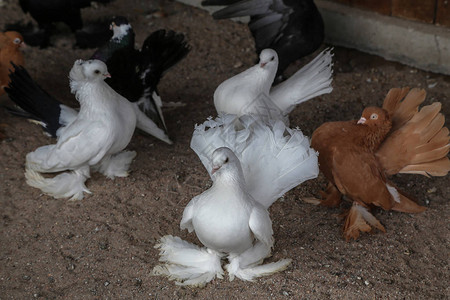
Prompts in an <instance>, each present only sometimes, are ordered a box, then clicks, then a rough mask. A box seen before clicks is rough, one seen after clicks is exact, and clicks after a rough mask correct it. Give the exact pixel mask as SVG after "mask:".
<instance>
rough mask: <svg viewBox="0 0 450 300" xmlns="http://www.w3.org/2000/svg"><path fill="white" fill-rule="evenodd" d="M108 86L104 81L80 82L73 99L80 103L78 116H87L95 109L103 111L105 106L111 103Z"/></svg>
mask: <svg viewBox="0 0 450 300" xmlns="http://www.w3.org/2000/svg"><path fill="white" fill-rule="evenodd" d="M108 88H109V86H108V85H107V84H106V82H104V81H96V82H89V81H85V82H82V83H81V84H80V85H79V87H78V89H77V90H76V93H75V97H76V98H77V100H78V102H80V113H79V114H80V115H82V114H89V112H92V111H96V110H97V108H99V109H100V110H103V108H104V107H105V105H108V104H109V103H112V101H111V99H110V97H105V95H108V94H109V93H108V90H107V89H108Z"/></svg>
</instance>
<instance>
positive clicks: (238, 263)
mask: <svg viewBox="0 0 450 300" xmlns="http://www.w3.org/2000/svg"><path fill="white" fill-rule="evenodd" d="M211 166H212V168H211V170H210V172H211V176H212V180H213V185H212V187H211V188H210V189H208V190H207V191H205V192H203V193H202V194H200V195H198V196H196V197H195V198H193V199H192V200H191V201H190V202H189V204H188V205H187V206H186V208H185V209H184V212H183V218H182V220H181V223H180V227H181V229H187V230H188V231H189V232H192V231H195V234H196V235H197V237H198V239H199V240H200V241H201V243H202V244H203V245H204V246H205V248H200V247H198V246H196V245H193V244H191V243H188V242H186V241H183V240H181V239H180V238H178V237H173V236H170V235H169V236H164V237H163V238H161V240H160V243H159V244H158V245H156V246H155V248H157V249H159V250H160V255H161V257H160V261H162V262H164V263H165V264H163V265H158V266H156V267H155V268H154V269H153V273H154V274H156V275H165V276H167V277H168V278H169V279H172V280H176V281H177V284H180V285H190V286H204V285H205V284H206V283H208V282H209V281H211V280H212V279H214V278H215V277H217V278H223V274H224V271H223V269H222V265H221V260H222V258H225V257H226V258H227V259H228V261H229V264H227V265H226V266H225V269H226V271H227V272H228V275H229V279H230V280H233V279H234V278H235V277H238V278H240V279H242V280H249V281H252V280H254V279H256V278H258V277H261V276H266V275H270V274H273V273H275V272H279V271H282V270H284V269H286V268H287V267H288V265H289V264H290V262H291V260H290V259H282V260H280V261H277V262H273V263H268V264H262V262H263V260H264V259H265V258H266V257H268V256H269V255H270V253H271V249H272V246H273V244H274V240H273V231H272V222H271V220H270V217H269V213H268V211H267V209H266V208H264V207H263V206H262V205H261V204H260V203H259V202H258V201H257V200H256V199H254V198H253V197H252V195H251V194H250V193H249V190H248V186H247V184H246V179H245V177H244V172H243V170H242V167H241V163H240V162H239V159H238V158H237V157H236V155H235V154H234V153H233V151H231V150H230V149H229V148H226V147H222V148H218V149H216V150H215V151H214V152H213V153H212V155H211Z"/></svg>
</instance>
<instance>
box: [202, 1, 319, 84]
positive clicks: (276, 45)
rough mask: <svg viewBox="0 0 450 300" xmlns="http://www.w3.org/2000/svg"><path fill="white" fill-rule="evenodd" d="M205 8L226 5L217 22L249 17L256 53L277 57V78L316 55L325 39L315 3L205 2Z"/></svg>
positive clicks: (220, 11)
mask: <svg viewBox="0 0 450 300" xmlns="http://www.w3.org/2000/svg"><path fill="white" fill-rule="evenodd" d="M202 5H227V7H225V8H223V9H221V10H219V11H216V12H215V13H214V14H213V17H214V18H215V19H225V18H234V17H241V16H250V22H249V23H248V27H249V28H250V31H251V32H252V35H253V37H254V39H255V47H256V51H257V53H258V54H259V53H261V51H262V50H264V49H266V48H271V49H273V50H275V51H276V52H277V53H278V57H279V58H280V64H279V66H278V71H277V76H278V75H281V74H283V71H284V70H285V69H286V68H287V67H288V66H289V64H290V63H292V62H293V61H295V60H297V59H299V58H302V57H304V56H306V55H309V54H311V53H313V52H314V51H315V50H317V49H318V48H319V46H320V45H321V44H322V42H323V39H324V25H323V20H322V17H321V15H320V13H319V11H318V9H317V7H316V5H315V4H314V1H313V0H295V1H291V0H243V1H240V0H206V1H203V2H202Z"/></svg>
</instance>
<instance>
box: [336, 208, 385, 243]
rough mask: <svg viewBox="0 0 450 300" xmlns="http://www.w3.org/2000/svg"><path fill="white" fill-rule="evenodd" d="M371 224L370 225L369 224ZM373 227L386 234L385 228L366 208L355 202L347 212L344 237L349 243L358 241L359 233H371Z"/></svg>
mask: <svg viewBox="0 0 450 300" xmlns="http://www.w3.org/2000/svg"><path fill="white" fill-rule="evenodd" d="M367 223H369V224H367ZM371 225H372V226H373V227H375V228H378V229H379V230H381V231H383V232H386V229H384V226H383V225H381V223H380V221H378V220H377V219H376V218H375V217H374V216H373V215H372V214H371V213H370V212H369V211H368V210H367V208H366V207H364V206H362V205H360V204H358V203H356V202H353V205H352V207H351V208H350V210H349V211H348V212H347V216H346V217H345V223H344V237H345V240H346V241H347V242H348V241H349V240H350V239H352V238H353V239H355V240H356V239H357V238H358V237H359V232H360V231H361V232H370V231H371V230H372V227H371Z"/></svg>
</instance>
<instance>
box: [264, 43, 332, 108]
mask: <svg viewBox="0 0 450 300" xmlns="http://www.w3.org/2000/svg"><path fill="white" fill-rule="evenodd" d="M332 50H333V49H326V50H324V51H322V52H321V53H320V54H319V55H317V57H316V58H315V59H313V60H312V61H311V62H310V63H308V64H307V65H306V66H304V67H303V68H301V69H300V70H298V71H297V72H296V73H295V74H294V75H292V76H291V77H290V78H289V79H287V80H286V81H284V82H282V83H280V84H278V85H276V86H275V87H273V88H272V89H271V90H270V98H271V99H272V101H273V102H274V103H275V104H276V105H277V106H278V108H279V109H280V110H281V111H282V112H283V113H284V114H288V113H290V112H291V111H292V110H293V109H294V107H295V105H297V104H300V103H302V102H305V101H307V100H309V99H312V98H314V97H317V96H320V95H323V94H328V93H331V91H332V90H333V88H332V87H331V82H332V80H333V78H332V75H333V64H332V58H333V54H332V53H331V51H332Z"/></svg>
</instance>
